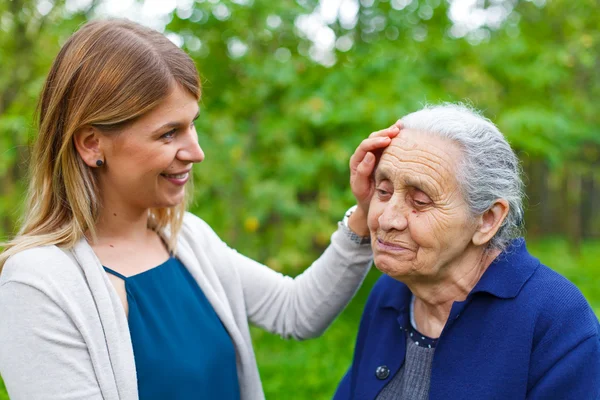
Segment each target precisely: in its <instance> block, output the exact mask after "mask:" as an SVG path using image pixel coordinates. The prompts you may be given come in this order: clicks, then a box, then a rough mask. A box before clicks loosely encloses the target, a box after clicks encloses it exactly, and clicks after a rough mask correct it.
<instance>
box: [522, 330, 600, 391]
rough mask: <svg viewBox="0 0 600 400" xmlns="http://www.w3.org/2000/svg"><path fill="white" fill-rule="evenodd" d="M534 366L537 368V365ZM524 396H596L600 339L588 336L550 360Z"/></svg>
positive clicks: (599, 361) (599, 379)
mask: <svg viewBox="0 0 600 400" xmlns="http://www.w3.org/2000/svg"><path fill="white" fill-rule="evenodd" d="M538 367H540V366H539V365H538ZM527 398H528V399H590V400H592V399H600V341H599V339H598V336H597V335H594V336H592V337H589V338H587V339H585V340H583V341H582V342H581V343H579V344H578V345H577V346H576V347H574V348H572V349H570V350H569V351H567V352H566V353H565V354H562V355H561V356H560V358H559V359H557V360H553V364H552V366H551V368H550V369H549V370H548V371H547V372H546V374H544V375H543V376H542V377H541V378H540V379H539V380H538V381H537V383H536V384H535V385H534V386H533V387H532V388H531V389H530V390H529V391H528V394H527Z"/></svg>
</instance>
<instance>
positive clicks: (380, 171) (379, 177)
mask: <svg viewBox="0 0 600 400" xmlns="http://www.w3.org/2000/svg"><path fill="white" fill-rule="evenodd" d="M375 180H376V181H389V180H390V174H389V172H388V170H387V168H381V167H377V169H376V170H375Z"/></svg>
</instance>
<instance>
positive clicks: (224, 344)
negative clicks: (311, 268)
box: [104, 257, 240, 400]
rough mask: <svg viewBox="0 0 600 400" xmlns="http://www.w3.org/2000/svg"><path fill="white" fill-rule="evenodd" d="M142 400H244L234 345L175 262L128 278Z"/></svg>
mask: <svg viewBox="0 0 600 400" xmlns="http://www.w3.org/2000/svg"><path fill="white" fill-rule="evenodd" d="M104 269H105V270H106V271H107V272H108V273H110V274H113V275H115V276H117V277H119V278H121V279H123V280H124V281H125V290H126V292H127V302H128V304H129V316H128V320H129V331H130V334H131V342H132V344H133V354H134V358H135V366H136V371H137V378H138V382H137V383H138V393H139V398H140V400H155V399H156V400H159V399H160V400H163V399H173V400H183V399H186V400H187V399H223V400H239V399H240V389H239V384H238V377H237V370H236V356H235V349H234V347H233V342H232V341H231V338H230V337H229V334H228V333H227V331H226V330H225V327H224V326H223V324H222V323H221V320H220V319H219V317H218V316H217V314H216V312H215V310H214V309H213V307H212V306H211V304H210V303H209V302H208V300H207V299H206V296H205V295H204V293H203V292H202V289H200V287H199V286H198V284H197V283H196V281H195V280H194V278H193V277H192V276H191V274H190V273H189V271H188V270H187V269H186V268H185V266H184V265H183V264H182V263H181V261H179V260H178V259H177V258H175V257H171V258H169V259H168V260H167V261H166V262H164V263H163V264H161V265H159V266H158V267H155V268H152V269H150V270H148V271H145V272H142V273H140V274H137V275H133V276H130V277H125V276H123V275H121V274H119V273H118V272H116V271H113V270H111V269H110V268H107V267H104Z"/></svg>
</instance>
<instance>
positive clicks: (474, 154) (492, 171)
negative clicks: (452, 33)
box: [402, 104, 524, 250]
mask: <svg viewBox="0 0 600 400" xmlns="http://www.w3.org/2000/svg"><path fill="white" fill-rule="evenodd" d="M402 122H403V123H404V127H405V128H409V129H414V130H419V131H423V132H427V133H430V134H433V135H437V136H439V137H443V138H448V139H450V140H453V141H454V142H455V143H457V144H458V145H459V147H460V148H461V149H462V153H463V160H462V161H461V163H460V164H459V167H458V171H457V179H458V182H459V185H460V186H461V190H462V194H463V197H464V199H465V201H466V202H467V204H468V206H469V208H470V210H471V213H472V215H473V216H479V215H481V214H483V213H484V212H485V211H487V210H488V209H489V208H490V207H491V206H492V204H493V203H494V201H496V200H497V199H505V200H506V201H507V202H508V204H509V211H508V215H507V216H506V218H505V219H504V221H503V223H502V225H501V226H500V229H498V232H496V234H495V235H494V237H493V238H492V240H491V241H490V242H489V243H488V246H489V247H490V248H494V249H498V250H504V249H505V248H506V246H507V245H508V243H509V242H510V241H511V240H512V239H514V238H516V237H518V236H520V235H521V229H522V224H523V197H524V193H523V181H522V180H521V166H520V164H519V159H518V158H517V156H516V154H515V153H514V151H513V150H512V149H511V147H510V145H509V144H508V142H507V141H506V139H505V138H504V136H503V135H502V133H500V131H499V130H498V128H497V127H496V125H494V124H493V123H492V122H491V121H490V120H489V119H487V118H485V117H483V116H482V115H481V114H480V113H479V112H478V111H476V110H474V109H472V108H471V107H468V106H466V105H463V104H443V105H438V106H426V107H425V108H423V109H422V110H419V111H416V112H414V113H411V114H408V115H407V116H405V117H403V118H402Z"/></svg>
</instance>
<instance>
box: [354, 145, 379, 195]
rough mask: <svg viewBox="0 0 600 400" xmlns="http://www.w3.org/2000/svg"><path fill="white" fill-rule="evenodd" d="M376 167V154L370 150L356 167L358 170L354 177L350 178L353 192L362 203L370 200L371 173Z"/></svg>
mask: <svg viewBox="0 0 600 400" xmlns="http://www.w3.org/2000/svg"><path fill="white" fill-rule="evenodd" d="M374 169H375V155H374V154H373V153H371V152H368V153H367V154H366V155H365V157H364V159H363V160H362V162H360V163H359V164H358V166H357V167H356V172H355V174H354V176H353V179H351V180H350V183H351V185H352V193H354V196H355V197H356V200H357V201H358V202H359V203H361V202H365V201H368V199H369V194H370V193H371V185H372V181H371V174H372V173H373V170H374Z"/></svg>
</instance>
